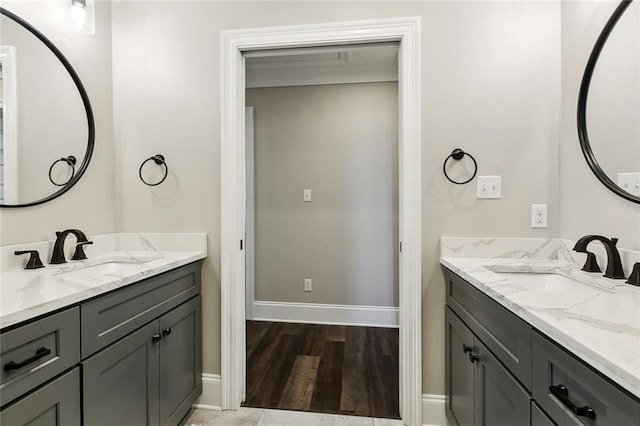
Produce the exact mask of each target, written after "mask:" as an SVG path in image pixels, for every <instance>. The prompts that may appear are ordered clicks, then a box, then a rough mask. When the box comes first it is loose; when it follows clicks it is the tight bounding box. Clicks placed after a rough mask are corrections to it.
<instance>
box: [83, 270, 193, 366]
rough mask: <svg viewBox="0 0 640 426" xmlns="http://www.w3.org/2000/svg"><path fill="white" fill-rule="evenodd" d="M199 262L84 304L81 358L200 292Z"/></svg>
mask: <svg viewBox="0 0 640 426" xmlns="http://www.w3.org/2000/svg"><path fill="white" fill-rule="evenodd" d="M200 265H201V262H196V263H192V264H190V265H187V266H183V267H181V268H178V269H176V270H173V271H169V272H166V273H164V274H162V275H158V276H155V277H151V278H148V279H146V280H144V281H141V282H139V283H136V284H133V285H131V286H129V287H127V288H124V289H121V290H118V291H115V292H113V293H111V294H108V295H106V296H102V297H99V298H97V299H95V300H92V301H90V302H87V303H83V304H82V305H81V306H80V314H81V318H82V358H83V359H84V358H86V357H88V356H90V355H91V354H93V353H95V352H97V351H98V350H100V349H102V348H104V347H105V346H107V345H109V344H111V343H113V342H115V341H116V340H118V339H120V338H121V337H124V336H126V335H127V334H129V333H131V332H132V331H134V330H136V329H137V328H139V327H141V326H143V325H144V324H146V323H148V322H149V321H151V320H153V319H155V318H157V317H158V316H160V315H162V314H163V313H165V312H167V311H169V310H171V309H172V308H174V307H176V306H178V305H179V304H181V303H182V302H185V301H187V300H189V299H190V298H192V297H194V296H196V295H197V294H198V293H200Z"/></svg>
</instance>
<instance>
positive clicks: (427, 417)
mask: <svg viewBox="0 0 640 426" xmlns="http://www.w3.org/2000/svg"><path fill="white" fill-rule="evenodd" d="M445 406H446V402H445V397H444V395H433V394H429V393H423V394H422V425H423V426H448V423H447V416H446V414H445V412H444V409H445Z"/></svg>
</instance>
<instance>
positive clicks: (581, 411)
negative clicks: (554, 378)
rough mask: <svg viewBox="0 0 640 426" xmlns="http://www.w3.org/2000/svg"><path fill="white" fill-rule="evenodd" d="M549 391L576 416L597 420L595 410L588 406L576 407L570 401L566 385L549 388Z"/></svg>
mask: <svg viewBox="0 0 640 426" xmlns="http://www.w3.org/2000/svg"><path fill="white" fill-rule="evenodd" d="M549 391H550V392H551V394H552V395H553V396H555V397H556V398H558V399H559V400H560V402H562V403H563V404H564V406H565V407H567V408H568V409H569V410H571V411H572V412H573V414H575V415H576V416H582V417H588V418H590V419H595V418H596V412H595V411H594V410H593V408H591V407H589V406H588V405H585V406H584V407H576V405H575V404H574V403H573V402H571V401H570V400H569V389H567V387H566V386H565V385H557V386H549Z"/></svg>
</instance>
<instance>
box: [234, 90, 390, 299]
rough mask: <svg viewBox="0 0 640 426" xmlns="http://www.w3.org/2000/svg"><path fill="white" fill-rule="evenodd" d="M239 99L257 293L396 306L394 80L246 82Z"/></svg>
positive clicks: (266, 296) (268, 296) (257, 295)
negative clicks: (245, 133) (249, 121)
mask: <svg viewBox="0 0 640 426" xmlns="http://www.w3.org/2000/svg"><path fill="white" fill-rule="evenodd" d="M245 103H246V105H250V106H253V107H254V117H255V120H254V125H255V217H256V221H255V222H256V228H255V241H256V244H255V247H256V251H255V259H256V260H255V299H256V300H261V301H262V300H264V301H276V302H304V303H324V304H344V305H364V306H398V84H397V83H395V82H393V83H362V84H336V85H324V86H306V87H304V86H302V87H277V88H268V89H250V90H247V94H246V101H245ZM304 189H311V190H312V201H311V202H310V203H305V202H303V197H302V195H303V190H304ZM305 278H311V279H312V280H313V291H312V292H311V293H308V292H304V290H303V285H302V283H303V279H305Z"/></svg>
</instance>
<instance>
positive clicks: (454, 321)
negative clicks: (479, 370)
mask: <svg viewBox="0 0 640 426" xmlns="http://www.w3.org/2000/svg"><path fill="white" fill-rule="evenodd" d="M445 321H446V332H445V357H446V358H445V359H446V361H445V374H446V378H445V391H446V404H447V405H446V413H447V418H448V419H449V423H451V424H452V425H459V426H469V425H473V406H474V386H473V379H474V377H473V368H474V365H473V363H472V361H471V360H470V359H469V352H470V350H471V349H472V347H473V334H472V333H471V331H470V330H469V329H468V328H467V327H466V326H465V325H464V324H463V322H462V321H460V319H459V318H458V317H457V316H456V314H454V313H453V311H452V310H451V309H449V307H447V308H446V309H445Z"/></svg>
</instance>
